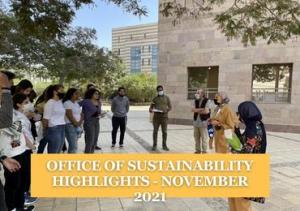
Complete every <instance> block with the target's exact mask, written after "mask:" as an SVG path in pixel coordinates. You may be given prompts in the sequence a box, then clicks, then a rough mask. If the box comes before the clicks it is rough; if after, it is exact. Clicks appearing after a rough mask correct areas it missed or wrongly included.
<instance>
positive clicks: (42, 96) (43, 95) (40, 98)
mask: <svg viewBox="0 0 300 211" xmlns="http://www.w3.org/2000/svg"><path fill="white" fill-rule="evenodd" d="M51 86H52V85H50V86H47V88H46V89H44V91H43V93H42V94H41V95H40V96H39V97H38V99H37V100H36V102H35V106H37V105H38V104H40V103H43V102H45V99H46V93H47V90H48V89H49V88H50V87H51Z"/></svg>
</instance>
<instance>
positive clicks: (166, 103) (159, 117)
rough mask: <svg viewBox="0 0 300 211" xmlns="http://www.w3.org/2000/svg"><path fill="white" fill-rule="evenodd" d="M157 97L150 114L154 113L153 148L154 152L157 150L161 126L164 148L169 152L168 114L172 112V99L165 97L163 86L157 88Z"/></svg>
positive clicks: (153, 101) (151, 106)
mask: <svg viewBox="0 0 300 211" xmlns="http://www.w3.org/2000/svg"><path fill="white" fill-rule="evenodd" d="M156 91H157V94H158V95H157V96H156V97H155V98H154V99H153V100H152V103H151V105H150V108H149V112H150V113H152V112H154V115H153V147H152V150H153V151H155V150H156V149H157V134H158V129H159V127H160V126H161V129H162V138H163V142H162V148H163V150H165V151H169V148H168V146H167V127H168V113H169V112H170V111H171V110H172V105H171V101H170V98H169V97H168V96H167V95H165V93H164V88H163V86H161V85H159V86H157V87H156Z"/></svg>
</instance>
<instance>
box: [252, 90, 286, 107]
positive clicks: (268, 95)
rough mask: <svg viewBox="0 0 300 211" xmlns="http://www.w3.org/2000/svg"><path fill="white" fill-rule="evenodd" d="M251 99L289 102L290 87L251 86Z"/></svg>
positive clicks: (275, 102)
mask: <svg viewBox="0 0 300 211" xmlns="http://www.w3.org/2000/svg"><path fill="white" fill-rule="evenodd" d="M252 100H253V101H255V102H257V103H270V104H281V103H291V89H288V88H278V89H276V88H261V89H259V88H253V89H252Z"/></svg>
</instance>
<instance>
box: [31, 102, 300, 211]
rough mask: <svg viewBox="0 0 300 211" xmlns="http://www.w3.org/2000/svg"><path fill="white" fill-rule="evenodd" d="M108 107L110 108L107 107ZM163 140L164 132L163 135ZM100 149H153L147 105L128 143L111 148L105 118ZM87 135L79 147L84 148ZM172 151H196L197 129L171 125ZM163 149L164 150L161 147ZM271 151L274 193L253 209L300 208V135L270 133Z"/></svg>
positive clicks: (63, 205)
mask: <svg viewBox="0 0 300 211" xmlns="http://www.w3.org/2000/svg"><path fill="white" fill-rule="evenodd" d="M106 109H107V110H108V108H106ZM159 137H160V139H159V143H161V135H159ZM99 144H100V145H101V147H102V148H103V150H102V151H99V152H98V153H152V152H151V145H152V125H151V123H150V122H149V114H148V112H147V111H146V108H145V107H139V108H135V109H132V111H131V112H130V114H129V118H128V128H127V133H126V136H125V147H124V149H120V148H118V147H116V148H115V149H111V147H110V146H111V121H110V119H109V117H105V118H103V119H101V135H100V138H99ZM83 146H84V141H83V139H81V140H80V143H79V149H80V150H81V151H82V149H83ZM168 146H169V147H170V149H171V151H170V152H168V153H193V152H194V140H193V131H192V128H191V127H190V126H182V125H170V126H169V130H168ZM159 152H162V151H160V150H159ZM268 153H270V155H271V197H270V198H269V199H267V201H266V204H265V205H259V204H255V203H253V210H255V211H256V210H269V211H279V210H282V211H285V210H286V211H300V135H299V134H288V133H268ZM36 205H37V209H36V210H38V211H81V210H82V211H83V210H84V211H96V210H97V211H98V210H101V211H105V210H109V211H119V210H128V211H143V210H149V211H150V210H151V211H167V210H170V211H188V210H190V211H196V210H199V211H200V210H202V211H214V210H217V211H218V210H219V211H225V210H227V209H228V207H227V201H226V199H221V198H193V199H189V198H183V199H182V198H181V199H167V201H166V202H165V203H162V202H160V203H156V202H155V203H134V202H133V200H132V199H123V198H122V199H119V198H115V199H104V198H92V199H39V201H38V203H37V204H36Z"/></svg>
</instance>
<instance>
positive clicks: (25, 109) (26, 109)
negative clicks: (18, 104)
mask: <svg viewBox="0 0 300 211" xmlns="http://www.w3.org/2000/svg"><path fill="white" fill-rule="evenodd" d="M34 110H35V109H34V104H33V103H31V102H30V103H27V104H25V105H24V106H23V112H24V113H29V112H34Z"/></svg>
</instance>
